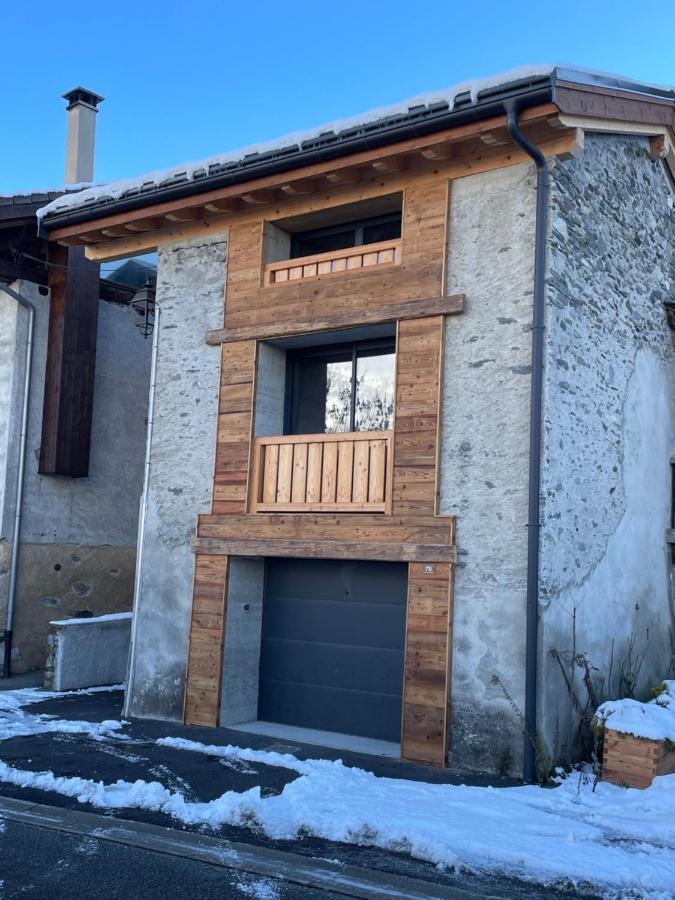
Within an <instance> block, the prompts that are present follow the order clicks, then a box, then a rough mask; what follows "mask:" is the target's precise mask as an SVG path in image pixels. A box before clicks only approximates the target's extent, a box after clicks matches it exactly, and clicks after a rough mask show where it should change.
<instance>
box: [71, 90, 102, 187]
mask: <svg viewBox="0 0 675 900" xmlns="http://www.w3.org/2000/svg"><path fill="white" fill-rule="evenodd" d="M63 98H64V100H67V101H68V143H67V145H66V184H79V183H80V182H82V181H93V179H94V141H95V139H96V113H97V112H98V109H97V106H98V104H99V103H101V102H102V100H104V98H103V97H101V96H100V95H99V94H95V93H94V92H93V91H88V90H87V89H86V88H83V87H76V88H73V89H72V91H68V92H67V93H65V94H64V95H63Z"/></svg>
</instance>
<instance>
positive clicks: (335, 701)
mask: <svg viewBox="0 0 675 900" xmlns="http://www.w3.org/2000/svg"><path fill="white" fill-rule="evenodd" d="M264 696H265V698H266V699H265V702H264V703H261V705H260V718H261V720H263V721H267V722H269V721H272V722H281V723H283V724H285V725H296V726H298V725H299V726H301V727H303V728H316V729H318V730H320V731H335V732H338V733H340V734H353V735H358V736H359V737H370V738H376V739H377V740H381V741H396V742H398V741H399V740H400V738H401V725H400V718H401V698H400V697H392V696H390V695H387V694H375V693H369V692H365V691H364V692H362V691H345V690H341V689H339V688H335V687H325V686H320V685H310V684H290V683H289V682H284V681H270V682H268V683H267V685H266V690H265V694H264ZM299 709H301V710H302V716H301V717H300V718H299V717H298V710H299ZM327 710H328V711H329V712H330V719H329V722H328V723H327V720H326V711H327Z"/></svg>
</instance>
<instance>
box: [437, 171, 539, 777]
mask: <svg viewBox="0 0 675 900" xmlns="http://www.w3.org/2000/svg"><path fill="white" fill-rule="evenodd" d="M534 184H535V182H534V167H533V166H526V165H519V166H514V167H512V168H508V169H500V170H496V171H494V172H485V173H483V174H478V175H471V176H468V177H466V178H462V179H459V180H457V181H455V182H454V183H453V185H452V193H451V198H450V223H449V249H448V253H449V255H448V293H455V292H461V293H464V294H465V295H466V309H465V313H464V314H463V315H461V316H453V317H450V318H449V319H448V320H447V324H446V335H445V359H444V382H443V404H442V435H441V491H440V510H441V512H442V513H443V514H455V515H457V544H458V550H459V566H458V569H457V573H456V580H455V610H454V634H453V639H454V640H453V675H452V721H451V746H450V760H451V763H452V764H455V765H466V766H467V767H471V768H479V769H487V770H492V771H499V772H504V773H507V772H508V773H516V772H518V771H519V769H520V767H521V765H522V750H523V739H522V728H521V725H520V723H519V721H518V720H517V718H516V717H515V716H514V713H513V710H512V708H511V706H510V704H509V702H508V701H507V699H506V697H505V695H504V692H503V690H502V687H500V685H499V684H497V683H494V681H493V676H496V677H498V678H499V679H500V681H501V683H502V685H503V686H504V688H505V689H506V690H507V691H508V693H509V694H510V696H511V697H512V698H513V699H514V701H515V702H516V703H517V704H518V706H519V707H520V708H521V709H522V708H523V703H524V697H523V689H524V659H525V588H526V563H527V528H526V526H527V490H528V456H529V454H528V435H529V402H530V359H531V334H532V332H531V323H532V278H533V262H534V214H535V189H534Z"/></svg>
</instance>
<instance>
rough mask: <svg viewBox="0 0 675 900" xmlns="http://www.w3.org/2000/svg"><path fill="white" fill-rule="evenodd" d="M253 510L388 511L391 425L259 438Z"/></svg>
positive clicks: (253, 484) (389, 499)
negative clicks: (371, 429)
mask: <svg viewBox="0 0 675 900" xmlns="http://www.w3.org/2000/svg"><path fill="white" fill-rule="evenodd" d="M254 450H255V452H254V457H253V473H252V494H251V496H252V506H253V512H369V513H376V512H387V511H388V510H389V509H390V505H391V460H392V432H391V431H357V432H347V433H344V432H343V433H340V434H293V435H287V436H284V437H258V438H256V439H255V448H254Z"/></svg>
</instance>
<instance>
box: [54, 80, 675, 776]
mask: <svg viewBox="0 0 675 900" xmlns="http://www.w3.org/2000/svg"><path fill="white" fill-rule="evenodd" d="M674 126H675V95H674V94H673V91H672V90H669V89H661V88H657V87H652V86H649V85H644V84H636V83H633V82H631V81H629V80H627V79H622V78H618V77H613V76H612V77H610V76H603V75H598V74H595V73H591V72H585V71H579V70H570V69H564V68H561V67H556V66H553V67H539V68H533V69H530V70H519V71H514V72H510V73H506V74H505V75H502V76H497V77H494V78H490V79H486V80H483V81H480V82H472V83H467V84H464V85H461V86H459V87H458V88H455V89H453V90H450V91H445V92H440V93H436V94H429V95H425V96H421V97H416V98H414V99H413V100H410V101H407V102H404V103H401V104H397V105H395V106H393V107H388V108H385V109H380V110H375V111H373V112H371V113H368V114H365V115H363V116H360V117H356V118H355V119H353V120H349V121H343V122H338V123H334V124H333V125H329V126H324V127H322V128H317V129H315V130H313V131H310V132H307V133H305V134H301V135H298V134H294V135H291V136H289V137H287V138H282V139H280V140H277V141H274V142H270V143H268V144H264V145H260V146H258V147H253V148H247V149H244V150H242V151H239V152H235V153H229V154H225V155H223V156H221V157H212V158H211V159H209V160H207V161H205V162H204V163H201V164H191V165H189V166H179V167H176V168H175V169H170V170H167V171H166V172H160V173H156V172H155V173H153V174H152V175H150V176H146V177H141V178H138V179H135V180H133V179H132V180H128V181H124V182H118V183H112V184H110V185H103V186H101V187H98V188H93V189H90V190H84V191H82V192H80V193H78V194H77V195H67V196H64V197H61V198H60V199H58V200H56V201H54V202H52V203H50V204H49V205H47V206H46V208H45V209H43V210H42V211H41V216H42V218H41V229H42V231H41V233H42V234H43V235H44V236H48V237H49V239H50V240H51V241H53V242H57V243H61V244H66V245H68V246H71V247H79V248H84V252H85V254H86V256H87V258H88V259H90V260H92V261H103V260H111V259H115V258H120V257H122V256H129V255H132V254H134V253H144V252H147V251H148V250H152V249H157V252H158V260H159V261H158V276H157V293H156V301H157V307H158V310H159V312H158V315H159V322H160V327H159V328H158V330H157V333H156V357H157V358H156V367H155V378H154V381H155V382H156V388H155V391H154V394H153V398H154V399H153V401H152V402H153V403H154V410H153V413H152V415H151V417H150V419H151V422H150V425H151V428H152V434H151V458H150V467H149V478H148V481H147V484H146V497H145V503H144V508H143V536H142V544H141V554H142V556H141V558H140V560H139V567H140V569H139V578H138V590H137V592H136V597H135V616H134V628H133V638H132V643H133V648H132V659H131V668H130V679H129V685H128V690H127V706H126V710H127V713H128V714H132V715H136V716H141V717H149V718H164V719H175V720H180V719H183V718H184V719H185V721H186V722H188V723H195V724H200V725H212V726H219V725H220V726H237V727H240V726H244V727H245V728H249V729H257V730H259V731H265V730H267V731H268V732H269V733H270V734H283V735H285V736H287V737H288V736H291V737H292V736H293V735H295V736H296V737H300V738H302V736H304V737H306V738H307V737H309V739H311V740H314V741H320V740H326V741H327V742H330V741H331V740H332V741H334V742H336V741H337V738H336V737H335V735H336V734H338V735H339V734H342V735H349V736H351V738H350V741H351V743H350V744H349V745H350V746H352V747H370V748H371V749H373V748H375V747H378V748H380V750H382V752H386V751H387V748H389V749H390V750H391V748H392V746H394V747H395V748H396V751H397V752H399V751H400V754H401V756H402V757H404V758H405V759H411V760H419V761H424V762H428V763H434V764H438V765H443V764H446V763H448V762H449V763H450V764H452V765H456V766H464V767H468V768H471V769H480V770H486V771H493V772H501V773H511V774H514V773H519V772H521V771H524V773H525V776H526V777H528V778H529V777H531V776H532V774H533V772H534V770H535V768H536V767H539V768H540V769H541V768H545V767H546V766H547V765H549V764H550V763H551V762H552V761H555V760H559V759H564V758H566V757H569V756H570V755H572V754H573V753H574V752H575V748H576V743H577V726H578V722H577V717H578V710H579V708H580V707H581V708H583V706H584V705H585V704H587V703H588V702H589V698H588V696H587V695H586V692H587V690H588V688H589V687H590V688H591V690H592V693H593V694H595V693H598V694H599V695H613V696H615V695H616V692H617V691H618V690H619V684H618V682H619V680H620V679H623V681H622V685H623V687H622V688H621V689H622V690H627V689H628V687H629V686H630V685H632V687H631V689H632V690H635V691H636V692H640V691H644V690H646V689H647V687H648V686H649V685H650V684H651V683H652V682H654V681H659V680H661V679H662V678H663V677H664V675H666V674H667V673H668V672H669V671H671V670H672V665H673V597H672V588H671V584H670V579H671V575H672V562H673V556H672V539H673V537H672V535H673V532H672V531H668V529H669V528H672V524H671V520H670V517H671V515H672V510H671V503H672V501H671V478H672V466H673V462H674V461H675V457H674V454H675V416H674V413H675V390H674V387H675V385H674V380H673V379H674V372H673V331H672V328H671V326H669V324H668V322H669V318H668V317H669V310H670V309H671V308H672V304H673V299H674V297H675V278H674V276H675V273H674V271H673V259H674V257H673V246H674V241H675V218H674V211H673V180H672V179H673V174H674V169H675V157H674V153H673V129H674ZM671 318H672V316H671ZM671 324H672V323H671ZM629 683H630V684H629ZM326 733H327V735H328V736H326ZM331 735H332V736H331ZM342 740H345V739H344V738H343V739H342ZM363 740H366V741H370V742H371V743H366V744H364V743H363ZM372 741H379V742H380V743H379V744H373V743H372Z"/></svg>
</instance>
